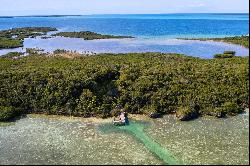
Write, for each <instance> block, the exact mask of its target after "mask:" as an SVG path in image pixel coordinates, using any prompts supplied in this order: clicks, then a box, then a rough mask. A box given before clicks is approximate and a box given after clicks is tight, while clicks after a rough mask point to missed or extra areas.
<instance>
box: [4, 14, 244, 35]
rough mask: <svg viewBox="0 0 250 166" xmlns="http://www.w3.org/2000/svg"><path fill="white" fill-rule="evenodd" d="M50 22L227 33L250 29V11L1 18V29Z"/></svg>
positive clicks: (123, 30) (108, 30)
mask: <svg viewBox="0 0 250 166" xmlns="http://www.w3.org/2000/svg"><path fill="white" fill-rule="evenodd" d="M27 26H51V27H56V28H58V29H59V30H60V31H86V30H88V31H93V32H97V33H105V34H113V35H131V36H135V37H143V38H148V37H149V38H152V37H164V38H177V37H224V36H235V35H246V34H248V33H249V14H145V15H86V16H64V17H12V18H0V29H9V28H15V27H27Z"/></svg>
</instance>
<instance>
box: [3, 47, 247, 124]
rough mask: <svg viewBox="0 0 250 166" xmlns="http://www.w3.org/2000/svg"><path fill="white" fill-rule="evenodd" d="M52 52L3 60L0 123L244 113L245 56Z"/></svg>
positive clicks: (245, 90)
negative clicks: (38, 117) (37, 117)
mask: <svg viewBox="0 0 250 166" xmlns="http://www.w3.org/2000/svg"><path fill="white" fill-rule="evenodd" d="M57 52H58V53H57ZM57 52H55V53H51V54H42V55H40V54H39V53H36V52H34V51H33V53H32V54H31V55H30V56H24V57H23V56H19V54H17V53H16V54H15V53H11V54H10V55H9V56H10V57H13V56H15V55H17V56H19V58H10V57H8V56H7V57H6V56H4V57H1V58H0V71H1V73H0V86H1V91H0V110H1V112H0V121H6V120H10V119H12V118H15V117H17V116H18V115H21V114H28V113H39V114H41V113H42V114H49V115H65V116H76V117H101V118H107V117H111V116H112V112H113V110H114V109H116V108H117V107H118V106H119V108H122V109H124V110H125V111H126V112H128V113H130V114H145V115H152V113H159V114H162V115H164V114H176V116H177V117H178V118H179V119H180V120H191V119H194V118H198V117H199V116H214V117H218V118H222V117H226V116H231V115H237V114H239V113H242V112H243V111H244V109H245V108H249V96H248V92H249V70H248V67H249V57H236V56H232V57H231V58H214V59H201V58H194V57H189V56H185V55H179V54H163V53H128V54H98V55H94V56H85V55H81V54H79V53H74V52H71V53H68V52H66V51H65V52H64V51H57ZM231 53H232V52H231ZM69 57H72V58H69Z"/></svg>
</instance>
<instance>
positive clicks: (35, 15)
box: [0, 12, 249, 17]
mask: <svg viewBox="0 0 250 166" xmlns="http://www.w3.org/2000/svg"><path fill="white" fill-rule="evenodd" d="M160 14H166V15H167V14H248V15H249V12H248V13H247V12H226V13H225V12H223V13H222V12H218V13H217V12H211V13H207V12H206V13H205V12H204V13H104V14H101V13H100V14H48V15H47V14H34V15H13V16H12V15H0V17H46V16H55V17H60V16H61V17H62V16H94V15H160Z"/></svg>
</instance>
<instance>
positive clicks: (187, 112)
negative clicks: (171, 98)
mask: <svg viewBox="0 0 250 166" xmlns="http://www.w3.org/2000/svg"><path fill="white" fill-rule="evenodd" d="M199 115H200V114H199V111H198V110H194V109H190V108H188V107H181V108H179V110H178V111H177V112H176V117H177V118H178V119H179V120H180V121H189V120H193V119H196V118H198V117H199Z"/></svg>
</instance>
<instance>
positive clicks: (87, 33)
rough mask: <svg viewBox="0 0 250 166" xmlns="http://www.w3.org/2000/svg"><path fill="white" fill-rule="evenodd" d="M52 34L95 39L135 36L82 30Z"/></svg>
mask: <svg viewBox="0 0 250 166" xmlns="http://www.w3.org/2000/svg"><path fill="white" fill-rule="evenodd" d="M52 36H62V37H70V38H82V39H84V40H94V39H124V38H134V37H132V36H114V35H102V34H98V33H95V32H90V31H81V32H59V33H56V34H53V35H52Z"/></svg>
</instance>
